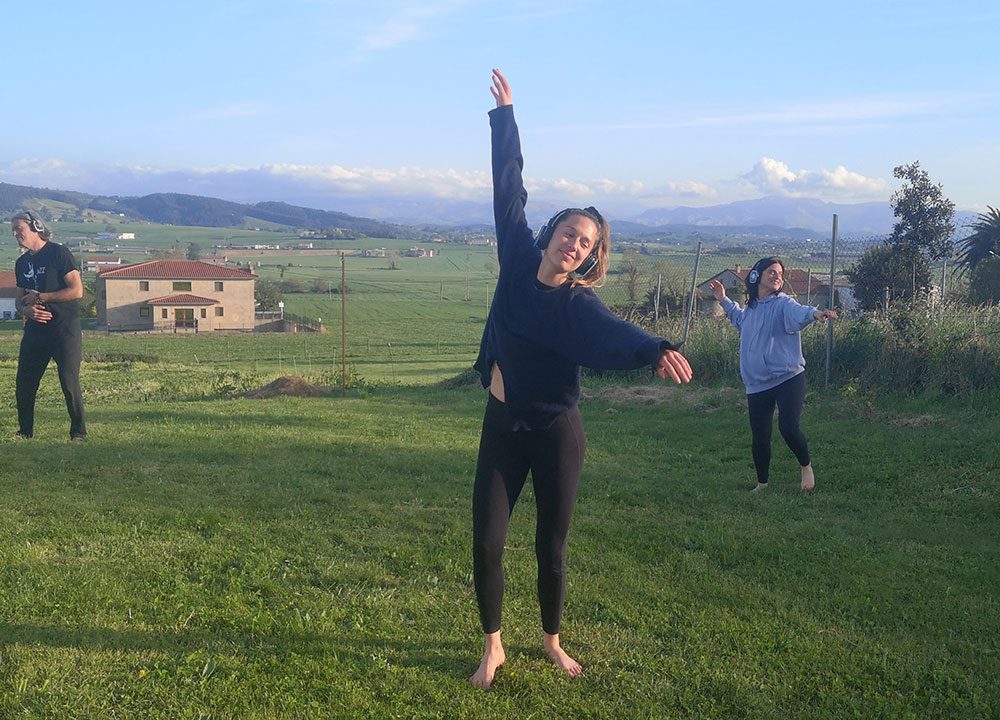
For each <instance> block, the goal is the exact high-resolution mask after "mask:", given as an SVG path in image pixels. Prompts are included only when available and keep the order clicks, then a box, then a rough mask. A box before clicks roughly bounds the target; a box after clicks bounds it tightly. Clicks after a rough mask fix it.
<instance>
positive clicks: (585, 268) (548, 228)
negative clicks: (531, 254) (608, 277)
mask: <svg viewBox="0 0 1000 720" xmlns="http://www.w3.org/2000/svg"><path fill="white" fill-rule="evenodd" d="M570 215H583V216H584V217H586V218H590V219H591V220H593V221H594V224H595V225H597V234H598V236H600V231H601V225H602V224H604V217H603V216H602V215H601V213H599V212H598V211H597V208H595V207H593V206H591V207H586V208H583V209H582V210H581V209H580V208H566V209H565V210H560V211H559V212H557V213H556V214H555V215H553V216H552V217H551V218H549V220H548V222H546V223H545V224H544V225H542V226H541V227H540V228H538V233H537V235H536V236H535V245H536V246H537V247H538V248H539V249H541V250H544V249H545V248H547V247H548V246H549V242H551V241H552V236H553V235H554V234H555V232H556V226H557V225H559V223H561V222H562V221H563V220H565V219H566V218H567V217H569V216H570ZM598 245H599V243H598V242H596V240H595V242H594V249H593V250H591V251H590V254H589V255H587V257H586V258H585V259H584V261H583V262H582V263H580V266H579V267H578V268H577V269H576V270H574V271H573V274H574V275H576V276H577V277H580V278H585V277H587V276H588V275H590V274H591V273H592V272H594V270H596V269H597V265H598V262H599V260H598V256H597V247H598Z"/></svg>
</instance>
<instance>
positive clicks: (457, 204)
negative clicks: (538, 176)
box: [0, 183, 974, 238]
mask: <svg viewBox="0 0 1000 720" xmlns="http://www.w3.org/2000/svg"><path fill="white" fill-rule="evenodd" d="M32 203H35V204H38V203H41V204H43V205H45V204H46V203H49V204H53V206H54V207H56V208H58V209H59V212H60V213H61V214H62V215H63V216H64V217H65V218H66V219H70V218H72V217H73V216H74V214H76V215H79V214H80V213H83V212H84V211H86V210H91V211H98V212H107V213H112V214H115V215H125V216H126V217H129V218H131V219H133V220H139V221H148V222H155V223H168V224H173V225H191V226H201V227H248V226H250V227H253V226H258V225H263V226H268V227H283V228H292V229H312V230H328V229H333V228H337V229H340V230H341V231H344V232H345V234H346V235H348V236H349V235H351V234H365V235H368V236H372V237H416V236H417V235H419V233H420V232H421V231H427V230H432V231H433V230H437V229H443V228H451V229H455V228H462V227H477V228H478V227H487V228H488V227H490V226H492V224H493V212H492V207H491V205H490V204H489V202H486V201H484V202H481V203H479V202H473V201H465V200H456V201H450V200H447V199H443V198H434V199H432V200H417V199H412V198H411V199H400V198H367V199H357V200H356V201H355V202H354V203H351V205H352V207H351V208H350V209H352V210H353V209H354V208H365V209H367V210H369V211H371V214H373V215H377V216H378V217H380V218H381V219H374V218H372V217H359V216H357V215H353V214H348V213H347V212H342V211H333V210H318V209H315V208H309V207H303V206H299V205H292V204H288V203H285V202H258V203H239V202H233V201H230V200H221V199H219V198H213V197H205V196H201V195H186V194H180V193H153V194H150V195H143V196H141V197H120V196H108V195H91V194H87V193H82V192H73V191H64V190H51V189H47V188H37V187H30V186H26V185H12V184H9V183H0V213H12V212H15V211H17V210H18V209H21V208H23V207H26V206H29V207H30V206H31V204H32ZM345 204H346V203H345ZM559 209H560V208H558V207H556V206H554V205H549V204H545V203H539V202H533V203H530V208H529V221H530V223H531V224H532V226H537V225H538V224H540V223H541V222H544V221H545V220H546V219H547V218H548V217H549V216H550V215H551V214H553V213H554V212H556V211H557V210H559ZM50 212H53V211H50ZM834 214H836V215H837V216H838V218H839V228H840V232H841V234H843V235H884V234H888V233H889V232H890V231H891V229H892V225H893V215H892V210H891V208H890V206H889V204H888V203H886V202H868V203H859V204H836V203H829V202H824V201H821V200H815V199H810V198H791V197H764V198H759V199H756V200H741V201H738V202H732V203H727V204H724V205H711V206H707V207H698V208H695V207H677V208H656V209H649V210H645V211H643V212H641V213H639V214H637V215H633V216H630V217H614V216H612V217H610V218H609V219H610V220H611V223H612V226H613V228H614V230H615V232H616V233H620V234H627V235H637V236H644V235H656V234H681V233H689V234H690V233H694V234H716V235H730V236H732V235H740V234H754V235H764V236H775V235H778V236H786V237H794V238H803V237H810V236H817V235H818V236H825V235H827V234H829V233H830V232H831V228H832V222H833V215H834ZM53 216H54V217H55V216H56V213H55V212H53ZM973 218H974V215H972V214H970V213H956V216H955V224H956V226H958V227H961V226H962V225H963V224H965V223H967V222H969V221H970V220H971V219H973Z"/></svg>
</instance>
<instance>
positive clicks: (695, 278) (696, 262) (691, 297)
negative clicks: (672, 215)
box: [681, 240, 701, 346]
mask: <svg viewBox="0 0 1000 720" xmlns="http://www.w3.org/2000/svg"><path fill="white" fill-rule="evenodd" d="M699 265H701V240H699V241H698V252H697V254H696V255H695V256H694V272H692V273H691V292H690V293H689V294H688V311H687V318H686V319H685V320H684V337H683V339H681V345H682V346H683V345H685V344H686V343H687V339H688V330H689V329H690V327H691V313H692V312H694V293H695V283H697V282H698V266H699Z"/></svg>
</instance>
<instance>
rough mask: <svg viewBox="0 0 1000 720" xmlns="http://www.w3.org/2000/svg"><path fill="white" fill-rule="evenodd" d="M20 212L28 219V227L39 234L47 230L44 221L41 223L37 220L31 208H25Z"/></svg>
mask: <svg viewBox="0 0 1000 720" xmlns="http://www.w3.org/2000/svg"><path fill="white" fill-rule="evenodd" d="M21 214H22V215H24V216H25V217H26V218H27V219H28V227H30V228H31V229H32V230H34V231H35V232H36V233H38V234H39V235H41V234H42V233H43V232H45V231H46V230H48V228H47V227H45V223H43V222H42V221H41V220H39V219H38V218H37V217H35V214H34V213H33V212H31V210H25V211H24V212H23V213H21Z"/></svg>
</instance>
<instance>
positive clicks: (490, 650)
mask: <svg viewBox="0 0 1000 720" xmlns="http://www.w3.org/2000/svg"><path fill="white" fill-rule="evenodd" d="M506 660H507V654H506V653H505V652H504V650H503V645H502V644H501V643H500V631H499V630H497V631H496V632H495V633H489V634H487V635H486V636H485V641H484V643H483V659H482V660H481V661H480V662H479V667H478V668H477V669H476V672H474V673H472V675H471V676H470V677H469V682H470V683H472V684H473V685H474V686H475V687H477V688H479V689H480V690H489V689H490V686H491V685H492V684H493V676H494V675H496V672H497V670H498V669H499V668H500V666H501V665H503V664H504V662H505V661H506Z"/></svg>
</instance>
